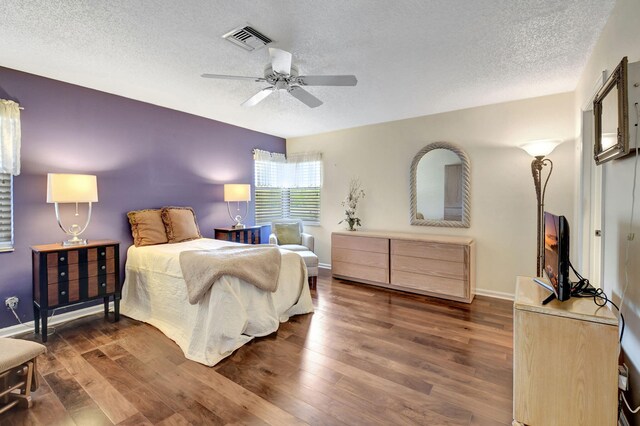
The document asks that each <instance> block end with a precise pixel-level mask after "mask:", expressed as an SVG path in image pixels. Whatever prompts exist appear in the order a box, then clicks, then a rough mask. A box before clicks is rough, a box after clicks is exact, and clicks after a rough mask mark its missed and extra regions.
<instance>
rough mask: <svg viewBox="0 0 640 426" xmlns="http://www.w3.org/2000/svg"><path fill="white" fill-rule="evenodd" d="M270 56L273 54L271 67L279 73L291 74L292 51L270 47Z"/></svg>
mask: <svg viewBox="0 0 640 426" xmlns="http://www.w3.org/2000/svg"><path fill="white" fill-rule="evenodd" d="M269 56H271V69H273V71H275V72H277V73H278V74H286V75H289V74H291V53H289V52H287V51H286V50H280V49H275V48H273V47H270V48H269Z"/></svg>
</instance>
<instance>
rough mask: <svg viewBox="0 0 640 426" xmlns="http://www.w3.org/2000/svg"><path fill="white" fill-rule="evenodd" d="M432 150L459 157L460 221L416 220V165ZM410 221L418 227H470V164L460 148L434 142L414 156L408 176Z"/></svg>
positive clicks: (446, 143) (450, 144) (447, 143)
mask: <svg viewBox="0 0 640 426" xmlns="http://www.w3.org/2000/svg"><path fill="white" fill-rule="evenodd" d="M434 149H448V150H449V151H453V152H455V153H456V154H457V155H458V157H460V161H461V163H462V220H436V219H418V218H417V211H418V199H417V195H416V194H417V189H418V187H417V182H416V176H417V171H418V163H419V162H420V160H421V159H422V157H424V156H425V154H427V153H428V152H430V151H433V150H434ZM409 186H410V188H409V191H410V194H411V200H410V205H411V207H410V219H411V225H418V226H444V227H449V228H469V227H470V226H471V212H470V207H471V197H470V194H471V163H470V161H469V157H468V156H467V153H466V152H464V151H463V150H462V148H460V147H458V146H457V145H454V144H452V143H449V142H434V143H431V144H429V145H427V146H425V147H424V148H422V149H421V150H420V151H419V152H418V153H417V154H416V155H415V157H413V162H412V163H411V176H410V185H409Z"/></svg>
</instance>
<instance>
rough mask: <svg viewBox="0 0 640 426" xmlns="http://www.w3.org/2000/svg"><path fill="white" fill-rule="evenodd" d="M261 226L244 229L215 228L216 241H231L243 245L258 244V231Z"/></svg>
mask: <svg viewBox="0 0 640 426" xmlns="http://www.w3.org/2000/svg"><path fill="white" fill-rule="evenodd" d="M261 229H262V226H247V227H246V228H238V229H234V228H215V229H214V235H215V239H216V240H225V241H233V242H235V243H244V244H260V230H261Z"/></svg>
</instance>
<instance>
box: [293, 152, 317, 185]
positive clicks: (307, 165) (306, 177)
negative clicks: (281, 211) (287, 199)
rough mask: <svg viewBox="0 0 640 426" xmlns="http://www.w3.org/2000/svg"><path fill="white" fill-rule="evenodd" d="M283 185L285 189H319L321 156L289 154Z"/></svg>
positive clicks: (311, 153)
mask: <svg viewBox="0 0 640 426" xmlns="http://www.w3.org/2000/svg"><path fill="white" fill-rule="evenodd" d="M285 185H286V188H321V187H322V154H321V153H319V152H304V153H299V154H291V155H290V156H289V158H288V159H287V167H286V178H285Z"/></svg>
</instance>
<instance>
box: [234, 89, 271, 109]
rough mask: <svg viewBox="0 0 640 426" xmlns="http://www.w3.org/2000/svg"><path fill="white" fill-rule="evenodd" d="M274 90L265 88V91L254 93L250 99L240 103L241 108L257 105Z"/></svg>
mask: <svg viewBox="0 0 640 426" xmlns="http://www.w3.org/2000/svg"><path fill="white" fill-rule="evenodd" d="M274 90H275V89H274V88H273V87H267V88H265V89H262V90H261V91H259V92H258V93H256V94H255V95H253V96H252V97H250V98H249V99H247V100H246V101H244V102H243V103H242V106H243V107H252V106H254V105H257V104H258V103H259V102H260V101H262V100H263V99H264V98H266V97H267V96H269V95H270V94H271V93H272V92H273V91H274Z"/></svg>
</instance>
